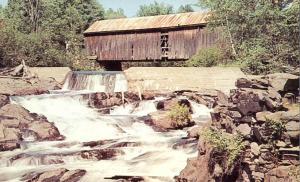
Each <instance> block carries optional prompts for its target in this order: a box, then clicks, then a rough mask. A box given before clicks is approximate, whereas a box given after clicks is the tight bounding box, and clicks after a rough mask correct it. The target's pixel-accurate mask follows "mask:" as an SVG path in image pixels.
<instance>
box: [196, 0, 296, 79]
mask: <svg viewBox="0 0 300 182" xmlns="http://www.w3.org/2000/svg"><path fill="white" fill-rule="evenodd" d="M200 5H202V6H203V7H204V8H208V9H210V10H212V12H213V14H212V16H211V17H210V20H209V21H210V26H211V27H223V28H224V30H225V31H223V32H225V39H226V40H228V42H229V43H230V44H231V50H232V54H233V55H234V57H235V58H236V59H237V60H240V61H241V62H243V63H245V68H246V69H245V70H246V71H249V72H252V73H256V74H259V73H269V72H272V71H285V69H287V67H294V66H297V65H298V62H297V58H298V56H299V52H298V50H299V44H298V42H297V41H295V40H299V29H298V22H297V21H298V16H299V15H298V14H299V0H279V1H273V0H250V1H248V0H247V1H246V0H201V1H200Z"/></svg>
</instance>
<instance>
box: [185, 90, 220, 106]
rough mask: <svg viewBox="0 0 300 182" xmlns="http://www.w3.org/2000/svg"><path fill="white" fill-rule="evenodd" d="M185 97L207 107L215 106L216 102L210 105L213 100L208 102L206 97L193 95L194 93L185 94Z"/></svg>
mask: <svg viewBox="0 0 300 182" xmlns="http://www.w3.org/2000/svg"><path fill="white" fill-rule="evenodd" d="M183 95H184V96H186V97H188V98H189V99H190V100H192V101H195V102H197V103H198V104H202V105H205V106H207V107H209V106H210V105H213V104H214V102H215V101H214V100H213V101H212V103H210V101H211V100H206V99H205V97H203V96H202V95H200V94H198V93H193V92H185V93H183Z"/></svg>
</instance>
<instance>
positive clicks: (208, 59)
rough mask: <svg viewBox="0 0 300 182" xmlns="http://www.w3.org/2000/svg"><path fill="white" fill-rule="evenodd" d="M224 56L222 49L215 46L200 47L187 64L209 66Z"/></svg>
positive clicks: (215, 63) (219, 61) (217, 62)
mask: <svg viewBox="0 0 300 182" xmlns="http://www.w3.org/2000/svg"><path fill="white" fill-rule="evenodd" d="M223 58H224V56H223V53H222V51H221V50H220V49H219V48H216V47H208V48H202V49H200V50H199V51H198V52H197V53H196V54H195V55H194V56H193V57H192V58H191V59H190V60H188V61H187V66H194V67H200V66H204V67H211V66H216V65H217V64H219V63H221V62H222V59H223Z"/></svg>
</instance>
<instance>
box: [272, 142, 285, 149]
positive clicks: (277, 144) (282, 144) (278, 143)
mask: <svg viewBox="0 0 300 182" xmlns="http://www.w3.org/2000/svg"><path fill="white" fill-rule="evenodd" d="M275 145H276V147H279V148H281V147H286V146H287V144H286V143H285V142H283V141H277V142H276V144H275Z"/></svg>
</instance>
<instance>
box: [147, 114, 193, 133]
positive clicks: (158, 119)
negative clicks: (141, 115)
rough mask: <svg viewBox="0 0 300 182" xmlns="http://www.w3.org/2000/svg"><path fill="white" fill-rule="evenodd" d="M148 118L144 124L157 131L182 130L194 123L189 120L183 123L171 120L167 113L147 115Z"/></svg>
mask: <svg viewBox="0 0 300 182" xmlns="http://www.w3.org/2000/svg"><path fill="white" fill-rule="evenodd" d="M149 116H150V118H148V119H146V121H145V123H146V124H149V125H150V126H153V127H154V129H155V130H157V131H167V130H168V129H182V128H185V127H189V126H193V125H194V124H195V123H194V122H192V121H191V120H190V119H187V120H186V121H183V122H177V121H174V120H171V119H170V117H169V116H168V112H167V111H157V112H154V113H150V114H149Z"/></svg>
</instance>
